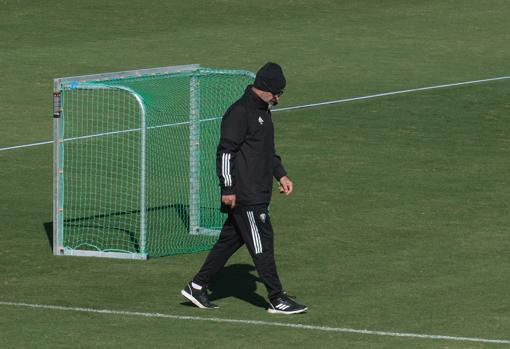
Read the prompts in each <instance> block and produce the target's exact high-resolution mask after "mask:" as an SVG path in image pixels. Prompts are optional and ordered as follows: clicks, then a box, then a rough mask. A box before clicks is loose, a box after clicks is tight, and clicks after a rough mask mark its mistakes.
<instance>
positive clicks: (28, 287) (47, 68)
mask: <svg viewBox="0 0 510 349" xmlns="http://www.w3.org/2000/svg"><path fill="white" fill-rule="evenodd" d="M0 9H1V10H0V62H1V68H0V69H1V72H2V80H3V81H2V84H0V96H1V97H0V117H1V120H2V128H1V129H0V148H5V147H9V146H13V145H20V144H30V143H34V142H39V141H46V140H50V139H51V137H52V117H51V116H52V115H51V108H52V97H51V93H52V79H53V78H55V77H62V76H73V75H82V74H93V73H101V72H111V71H120V70H130V69H137V68H149V67H159V66H169V65H178V64H189V63H200V64H202V65H203V66H206V67H219V68H241V69H247V70H251V71H255V70H256V69H257V68H258V67H259V66H261V65H262V64H263V63H265V62H266V61H267V60H274V61H276V62H279V63H280V64H281V65H282V66H283V67H284V69H285V72H286V75H287V80H288V88H287V90H286V92H285V95H284V98H283V101H282V107H286V106H294V105H302V104H306V103H313V102H320V101H328V100H336V99H342V98H348V97H353V96H366V95H371V94H376V93H381V92H388V91H396V90H403V89H409V88H417V87H423V86H433V85H440V84H447V83H452V82H460V81H471V80H478V79H484V78H491V77H502V76H508V75H510V63H509V62H510V59H509V58H510V49H509V48H508V42H510V23H509V21H508V18H509V17H510V3H509V2H508V1H504V0H493V1H475V0H466V1H459V0H451V1H442V0H441V1H440V0H430V1H416V0H415V1H398V0H393V1H392V0H381V1H368V0H361V1H355V2H354V1H340V0H339V1H332V0H330V1H326V0H316V1H304V0H303V1H291V0H282V1H279V2H271V1H265V0H264V1H257V2H251V1H250V2H237V1H231V0H223V1H219V0H218V1H208V2H201V1H191V2H184V1H141V0H135V1H129V2H124V1H106V2H105V1H95V0H91V1H75V0H72V1H54V2H51V4H50V2H42V1H23V0H20V1H15V0H0ZM509 95H510V79H506V80H501V81H493V82H487V83H480V84H474V85H465V86H459V87H452V88H443V89H437V90H430V91H422V92H416V93H407V94H398V95H394V96H389V97H380V98H373V99H368V100H363V101H354V102H349V103H343V104H337V105H332V106H328V107H322V108H309V109H302V110H294V111H286V112H279V113H275V114H274V119H275V127H276V135H277V147H278V150H279V153H280V155H282V158H283V160H284V164H285V165H286V168H287V170H288V171H289V173H290V175H291V177H292V178H293V179H294V181H295V186H296V188H295V193H294V194H293V195H292V196H291V197H289V198H283V197H281V196H276V197H275V199H274V203H273V205H272V208H271V212H272V221H273V225H274V226H275V231H276V258H277V262H278V267H279V273H280V275H281V277H282V281H283V283H284V285H285V288H286V289H287V290H288V292H289V293H290V294H293V295H296V296H297V297H298V300H300V301H302V302H304V303H306V304H307V305H308V306H309V308H310V309H309V311H308V313H307V314H304V315H300V316H295V317H281V316H270V315H269V314H267V313H266V312H265V310H264V299H263V297H264V296H265V290H264V287H263V285H261V284H260V282H258V281H257V277H256V273H255V271H254V270H253V268H252V267H251V260H250V258H249V255H248V253H247V252H246V251H245V250H241V251H239V252H238V253H237V254H236V255H235V256H234V257H233V258H232V260H231V261H230V262H229V264H228V265H227V267H226V268H225V270H224V272H223V274H222V275H221V277H220V278H219V279H218V280H217V282H216V283H215V284H213V285H212V286H211V291H212V294H211V298H212V299H214V300H215V303H217V304H219V305H220V307H221V308H220V309H218V310H215V311H211V312H205V311H200V310H198V309H196V308H193V307H190V306H189V305H188V304H187V303H185V302H184V299H182V297H181V296H180V295H179V290H180V289H181V288H182V286H183V285H184V284H185V283H186V282H187V281H188V279H189V278H190V277H191V276H192V275H193V274H194V273H195V272H196V270H197V269H198V268H199V267H200V265H201V263H202V262H203V260H204V258H205V253H199V254H189V255H179V256H173V257H164V258H154V259H150V260H148V261H144V262H141V261H122V260H111V259H98V258H76V257H54V256H53V255H52V251H51V247H50V244H49V241H48V237H47V234H46V230H45V225H46V226H47V225H48V224H47V223H49V222H51V220H52V149H51V145H41V146H35V147H30V148H22V149H15V150H6V151H0V194H1V199H0V219H1V225H0V236H1V238H2V248H1V249H0V275H1V277H0V347H1V348H120V347H123V348H124V347H130V348H141V347H144V348H183V347H186V348H204V347H207V348H251V347H275V348H310V347H316V348H352V349H361V348H392V349H401V348H402V349H403V348H413V349H414V348H456V349H461V348H462V349H466V348H510V301H509V298H508V295H509V294H510V272H509V270H510V239H509V238H508V227H509V226H510V214H509V209H510V207H509V205H510V204H509V203H510V179H509V177H508V172H509V170H510V161H509V159H510V118H509V116H510V101H509V98H508V96H509ZM2 302H3V303H2ZM6 302H8V303H18V304H19V303H26V304H38V305H57V306H62V307H68V308H89V309H108V310H112V311H118V312H117V313H99V312H90V311H87V312H86V311H79V310H78V309H75V310H68V311H64V310H59V309H50V308H30V307H26V306H20V305H18V306H16V305H13V304H10V305H8V304H7V303H6ZM121 312H139V313H144V314H145V315H147V316H142V315H141V314H138V315H135V314H127V313H121ZM155 313H161V314H167V315H172V316H174V317H156V316H154V314H155ZM150 314H152V315H150ZM186 317H201V318H213V317H214V318H218V319H224V320H243V321H245V320H246V321H252V322H240V321H238V322H212V321H198V320H195V321H193V320H191V319H189V318H186ZM254 321H261V322H264V323H256V322H254ZM266 322H278V323H288V324H300V325H308V326H312V328H308V329H307V328H304V327H303V326H301V327H294V328H290V327H282V326H272V325H271V324H266ZM321 326H322V327H329V328H337V330H338V329H345V328H350V329H367V330H371V331H384V332H391V333H400V334H408V333H414V334H422V335H430V336H432V335H443V336H450V337H456V339H454V338H450V339H445V338H443V339H433V338H431V337H429V338H423V337H418V336H411V337H393V336H388V335H384V334H383V333H379V334H374V333H373V334H366V333H365V334H364V333H360V332H358V333H347V332H341V331H336V332H334V331H324V330H321V329H320V328H319V327H321ZM460 337H470V338H478V339H492V340H499V341H500V342H499V343H497V342H493V343H489V342H483V341H469V340H466V339H462V338H460Z"/></svg>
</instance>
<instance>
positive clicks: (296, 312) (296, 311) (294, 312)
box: [267, 307, 308, 315]
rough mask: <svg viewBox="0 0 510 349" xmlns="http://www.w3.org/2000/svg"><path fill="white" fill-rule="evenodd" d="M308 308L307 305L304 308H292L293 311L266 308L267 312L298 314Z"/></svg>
mask: <svg viewBox="0 0 510 349" xmlns="http://www.w3.org/2000/svg"><path fill="white" fill-rule="evenodd" d="M307 310H308V307H306V308H304V309H299V310H294V311H283V310H278V309H272V308H269V309H267V312H268V313H269V314H285V315H292V314H300V313H304V312H305V311H307Z"/></svg>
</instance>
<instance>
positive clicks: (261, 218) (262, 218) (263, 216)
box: [259, 213, 266, 223]
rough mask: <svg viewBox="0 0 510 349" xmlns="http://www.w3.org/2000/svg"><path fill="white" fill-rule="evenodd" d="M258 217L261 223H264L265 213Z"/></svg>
mask: <svg viewBox="0 0 510 349" xmlns="http://www.w3.org/2000/svg"><path fill="white" fill-rule="evenodd" d="M259 217H260V220H261V221H262V223H266V214H265V213H261V214H260V216H259Z"/></svg>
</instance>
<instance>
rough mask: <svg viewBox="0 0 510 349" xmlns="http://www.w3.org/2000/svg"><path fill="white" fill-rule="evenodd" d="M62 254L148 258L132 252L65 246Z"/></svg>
mask: <svg viewBox="0 0 510 349" xmlns="http://www.w3.org/2000/svg"><path fill="white" fill-rule="evenodd" d="M59 255H60V256H78V257H106V258H118V259H137V260H146V259H147V255H146V254H141V253H132V252H103V251H88V250H73V249H70V248H65V249H63V250H61V253H60V254H59Z"/></svg>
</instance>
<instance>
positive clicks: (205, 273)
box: [193, 205, 282, 299]
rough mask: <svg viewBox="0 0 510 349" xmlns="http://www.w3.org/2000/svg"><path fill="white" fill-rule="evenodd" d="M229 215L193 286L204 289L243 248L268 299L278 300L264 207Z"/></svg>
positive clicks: (265, 207)
mask: <svg viewBox="0 0 510 349" xmlns="http://www.w3.org/2000/svg"><path fill="white" fill-rule="evenodd" d="M234 211H235V212H232V211H231V212H229V214H228V218H227V220H226V221H225V223H224V224H223V229H222V230H221V233H220V237H219V239H218V241H217V242H216V244H215V245H214V246H213V248H212V249H211V251H210V252H209V255H208V256H207V258H206V260H205V262H204V265H203V266H202V268H201V269H200V271H199V272H198V274H197V275H196V276H195V277H194V278H193V282H195V283H197V284H199V285H203V286H207V285H208V284H209V282H210V281H212V280H213V278H214V276H215V275H216V274H217V273H218V272H219V271H220V270H221V269H222V268H223V267H224V266H225V263H226V262H227V260H228V259H229V258H230V256H232V255H233V254H234V253H235V252H236V251H237V250H238V249H239V247H241V246H242V245H243V244H246V247H248V250H249V251H250V254H251V257H252V259H253V262H254V264H255V267H256V268H257V272H258V274H259V277H260V279H261V280H262V282H263V283H264V285H265V286H266V288H267V293H268V297H269V298H270V299H271V298H273V297H276V296H279V295H280V294H281V293H282V285H281V283H280V279H279V277H278V273H277V272H276V264H275V260H274V245H273V241H274V239H273V228H272V226H271V222H270V220H269V214H268V212H267V205H257V206H250V207H239V208H236V209H235V210H234Z"/></svg>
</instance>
